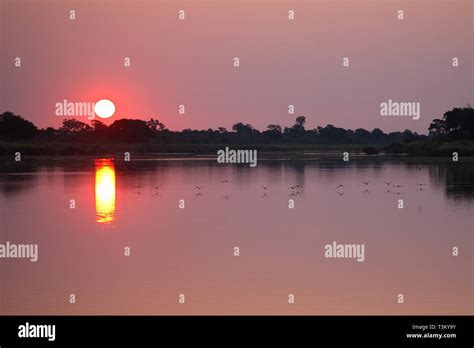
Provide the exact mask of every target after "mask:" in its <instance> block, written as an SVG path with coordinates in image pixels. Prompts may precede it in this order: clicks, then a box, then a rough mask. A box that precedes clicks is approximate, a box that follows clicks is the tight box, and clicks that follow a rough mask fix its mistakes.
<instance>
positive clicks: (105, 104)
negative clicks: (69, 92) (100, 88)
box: [94, 99, 115, 118]
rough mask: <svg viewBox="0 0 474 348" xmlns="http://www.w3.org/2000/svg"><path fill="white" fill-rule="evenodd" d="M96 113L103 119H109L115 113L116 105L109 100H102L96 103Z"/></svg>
mask: <svg viewBox="0 0 474 348" xmlns="http://www.w3.org/2000/svg"><path fill="white" fill-rule="evenodd" d="M94 112H95V114H96V115H97V116H99V117H101V118H109V117H111V116H113V114H114V113H115V105H114V103H112V102H111V101H110V100H108V99H102V100H99V101H98V102H97V103H95V106H94Z"/></svg>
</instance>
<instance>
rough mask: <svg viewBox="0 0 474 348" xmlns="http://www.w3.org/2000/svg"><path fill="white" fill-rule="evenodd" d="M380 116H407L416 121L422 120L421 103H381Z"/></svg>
mask: <svg viewBox="0 0 474 348" xmlns="http://www.w3.org/2000/svg"><path fill="white" fill-rule="evenodd" d="M380 116H407V117H412V118H413V119H414V120H419V119H420V103H419V102H396V101H393V100H392V99H389V100H388V101H386V102H382V103H380Z"/></svg>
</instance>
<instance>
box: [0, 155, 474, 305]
mask: <svg viewBox="0 0 474 348" xmlns="http://www.w3.org/2000/svg"><path fill="white" fill-rule="evenodd" d="M363 181H368V182H370V183H369V184H368V185H365V184H363V183H362V182H363ZM385 181H387V182H390V181H391V182H392V183H391V184H390V185H387V184H385V183H384V182H385ZM340 184H341V185H343V186H344V187H339V188H336V187H337V186H338V185H340ZM419 184H422V185H419ZM296 185H299V187H300V188H298V189H291V188H289V187H290V186H296ZM397 185H400V186H399V187H396V186H397ZM196 186H198V187H201V186H202V188H200V189H198V188H196ZM262 186H268V187H267V189H264V188H263V187H262ZM394 186H395V187H394ZM420 188H421V190H420ZM71 199H74V200H75V204H76V208H75V209H70V200H71ZM290 199H293V200H294V204H295V208H294V209H289V208H288V201H289V200H290ZM399 199H403V201H404V209H398V208H397V204H398V200H399ZM180 200H184V204H185V209H180V208H179V201H180ZM473 213H474V164H473V163H472V162H471V163H448V162H439V161H438V162H435V161H428V162H426V161H425V162H420V161H418V162H416V163H415V162H414V161H413V160H412V162H410V161H408V160H396V161H393V160H380V159H368V160H363V159H361V160H356V161H353V162H352V163H350V164H342V163H341V162H340V161H336V160H330V159H325V160H307V161H276V160H275V161H259V164H258V166H257V167H256V168H249V167H248V166H231V165H218V164H217V163H216V162H215V160H214V161H211V160H205V159H202V160H196V159H179V160H178V159H176V160H172V159H169V160H140V161H132V162H129V163H125V162H121V161H108V160H96V161H94V160H90V161H85V162H84V163H83V164H81V163H72V162H71V163H69V164H56V165H39V166H33V167H30V168H23V167H19V168H16V169H15V168H13V169H12V168H11V167H10V168H9V170H3V172H2V173H0V243H5V242H6V241H10V242H11V243H37V244H38V245H39V260H38V262H36V263H32V262H30V261H29V260H12V259H3V260H0V279H1V283H0V314H473V313H474V310H473V292H474V291H473V289H474V288H473V237H472V235H473V230H474V227H473V226H474V224H473V223H474V220H473ZM333 241H336V242H338V243H357V244H365V261H364V262H357V261H356V260H355V259H328V258H325V257H324V246H325V245H326V244H330V243H332V242H333ZM236 246H238V247H239V248H240V256H238V257H236V256H234V255H233V252H234V247H236ZM454 246H457V247H459V252H460V255H459V256H458V257H453V256H452V248H453V247H454ZM125 247H130V250H131V255H130V256H128V257H127V256H124V248H125ZM69 294H75V295H76V301H77V302H76V303H75V304H69V302H68V300H69ZM179 294H184V295H185V298H186V303H185V304H180V303H178V295H179ZM288 294H294V295H295V303H294V304H289V303H288ZM398 294H404V297H405V303H404V304H397V295H398Z"/></svg>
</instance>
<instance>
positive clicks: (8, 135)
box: [0, 106, 474, 155]
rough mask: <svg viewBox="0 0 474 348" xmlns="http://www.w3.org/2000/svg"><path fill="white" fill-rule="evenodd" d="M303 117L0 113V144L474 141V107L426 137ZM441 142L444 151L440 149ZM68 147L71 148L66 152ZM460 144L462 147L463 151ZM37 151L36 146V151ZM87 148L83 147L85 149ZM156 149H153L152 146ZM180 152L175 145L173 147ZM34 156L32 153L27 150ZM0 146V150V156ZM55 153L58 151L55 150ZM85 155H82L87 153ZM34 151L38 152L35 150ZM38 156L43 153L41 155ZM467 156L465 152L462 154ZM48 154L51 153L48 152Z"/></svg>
mask: <svg viewBox="0 0 474 348" xmlns="http://www.w3.org/2000/svg"><path fill="white" fill-rule="evenodd" d="M305 124H306V118H305V117H304V116H298V117H297V118H296V120H295V123H294V125H292V126H290V127H282V126H280V125H277V124H270V125H268V126H267V129H266V130H264V131H259V130H258V129H255V128H254V127H253V126H252V125H250V124H244V123H242V122H238V123H236V124H234V125H233V126H232V130H230V131H228V130H227V129H226V128H224V127H218V128H217V129H207V130H191V129H184V130H182V131H171V130H168V129H167V128H166V126H165V125H164V124H163V123H161V122H160V121H158V120H155V119H150V120H149V121H144V120H138V119H120V120H116V121H114V122H113V123H112V124H111V125H110V126H107V125H105V124H104V123H102V122H101V121H98V120H92V121H91V124H86V123H84V122H81V121H79V120H77V119H65V120H63V123H62V126H61V127H60V128H59V129H55V128H52V127H48V128H46V129H38V128H37V127H36V126H35V125H34V124H33V123H31V122H30V121H27V120H25V119H23V118H22V117H20V116H18V115H15V114H13V113H11V112H5V113H3V114H1V115H0V140H3V141H5V142H7V143H8V142H15V141H22V140H23V141H26V140H28V141H30V143H32V144H39V143H42V144H47V143H51V142H63V143H64V144H65V146H64V147H62V148H60V149H47V148H45V147H43V148H41V149H42V150H43V151H49V150H51V151H53V154H56V153H57V154H60V155H61V154H75V152H74V151H79V153H80V154H83V153H82V152H80V151H85V150H84V149H82V150H81V149H80V148H77V149H76V148H73V144H72V143H86V144H94V146H95V147H88V148H87V151H89V154H94V153H98V152H100V151H102V150H103V149H102V147H101V146H102V145H104V144H105V145H107V144H126V145H127V146H129V145H130V144H131V143H139V144H142V147H141V149H142V151H146V150H147V147H146V145H144V144H151V145H152V144H157V145H169V144H177V145H180V144H181V145H182V144H194V145H198V144H217V145H223V144H224V145H225V144H247V145H252V146H260V145H278V146H280V148H281V147H282V146H284V145H285V144H289V145H291V144H293V145H294V144H300V145H309V144H320V145H349V144H352V145H362V144H363V145H373V146H372V147H367V148H366V149H365V150H364V151H365V152H366V153H369V154H371V153H377V152H379V151H380V150H382V148H383V150H384V151H385V152H389V153H418V154H428V155H429V154H435V153H437V152H440V151H445V152H446V153H447V154H449V151H452V148H449V147H446V145H445V144H447V143H453V142H460V141H472V140H474V109H472V108H471V107H470V106H469V107H466V108H455V109H453V110H451V111H448V112H446V113H445V114H444V115H443V118H442V119H435V120H433V122H432V123H431V124H430V126H429V129H428V130H429V135H420V134H417V133H416V132H412V131H410V130H408V129H407V130H405V131H403V132H391V133H384V132H383V131H382V130H380V129H378V128H375V129H373V130H372V131H369V130H366V129H363V128H358V129H356V130H351V129H344V128H339V127H335V126H333V125H326V126H325V127H320V126H318V127H316V128H314V129H306V128H305ZM443 144H444V147H443ZM67 145H69V146H70V148H67ZM456 146H459V147H460V149H461V150H462V151H461V152H463V153H462V154H463V155H467V154H474V146H473V145H472V143H469V146H467V147H466V145H465V144H464V145H462V144H457V143H456ZM463 146H464V147H463ZM38 148H40V147H38ZM84 148H85V147H84ZM149 149H151V150H155V149H156V148H152V147H150V148H149ZM174 149H175V150H176V149H177V150H178V151H179V149H180V148H179V146H178V147H174ZM28 150H30V151H32V153H31V154H37V153H35V151H34V149H28ZM1 151H2V147H1V146H0V154H1ZM54 151H56V152H54ZM87 151H86V153H84V154H87ZM36 152H38V151H36ZM39 152H40V153H39V154H42V153H41V151H39ZM466 152H467V153H466ZM47 154H49V153H47Z"/></svg>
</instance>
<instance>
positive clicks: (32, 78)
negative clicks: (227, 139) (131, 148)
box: [0, 0, 474, 133]
mask: <svg viewBox="0 0 474 348" xmlns="http://www.w3.org/2000/svg"><path fill="white" fill-rule="evenodd" d="M0 3H1V8H0V11H1V12H0V19H1V20H0V31H1V50H0V56H1V67H0V72H1V81H2V83H1V85H0V112H4V111H7V110H9V111H12V112H14V113H16V114H20V115H22V116H23V117H24V118H26V119H28V120H30V121H32V122H34V123H35V124H36V125H37V126H38V127H41V128H43V127H48V126H53V127H58V126H60V124H61V122H62V121H63V119H64V118H65V117H63V116H57V115H56V114H55V105H56V103H58V102H62V101H63V100H67V101H70V102H96V101H98V100H100V99H104V98H105V99H110V100H112V101H113V102H114V104H115V106H116V113H115V115H114V116H113V117H111V118H109V119H107V120H106V121H105V122H106V123H107V124H110V123H111V122H113V121H114V120H117V119H120V118H141V119H145V120H148V119H150V118H155V119H159V120H160V121H161V122H163V123H164V124H165V125H166V126H167V127H168V128H169V129H172V130H181V129H185V128H191V129H207V128H217V127H220V126H222V127H227V128H228V129H230V128H231V127H232V125H233V124H234V123H237V122H244V123H250V124H252V125H253V126H255V127H256V128H258V129H261V130H263V129H265V128H266V126H267V125H269V124H280V125H282V126H289V125H292V124H293V123H294V119H295V118H296V117H297V116H299V115H303V116H306V119H307V124H306V128H307V129H312V128H315V127H317V126H324V125H326V124H333V125H335V126H338V127H343V128H350V129H356V128H366V129H369V130H372V129H373V128H380V129H382V130H384V131H385V132H389V131H396V130H404V129H406V128H409V129H412V130H414V131H417V132H419V133H427V129H428V126H429V124H430V122H431V121H432V120H433V119H434V118H441V117H442V115H443V113H444V112H446V111H448V110H450V109H452V108H453V107H463V106H466V105H467V103H470V104H471V105H474V72H473V57H474V48H473V46H474V44H473V42H474V24H473V22H474V19H473V18H474V1H473V0H432V1H431V0H430V1H428V0H422V1H417V0H415V1H400V0H398V1H391V0H387V1H375V0H370V1H368V0H360V1H356V0H346V1H342V0H334V1H318V0H315V1H286V0H285V1H283V0H279V1H277V0H253V1H250V0H240V1H235V0H226V1H171V0H170V1H140V0H138V1H131V0H127V1H124V0H117V1H111V0H97V1H56V0H55V1H52V0H43V1H36V0H0ZM71 10H74V11H75V16H76V17H75V19H73V20H72V19H70V11H71ZM180 10H184V12H185V19H184V20H180V19H179V18H178V15H179V11H180ZM290 10H293V11H294V13H295V17H294V19H293V20H290V19H289V18H288V11H290ZM399 10H403V11H404V18H403V19H402V20H400V19H398V18H397V17H398V11H399ZM16 57H20V58H21V67H16V66H15V58H16ZM125 57H130V66H129V67H125V66H124V58H125ZM235 57H238V58H239V60H240V66H239V67H234V58H235ZM344 57H348V58H349V66H348V67H344V66H343V58H344ZM453 57H457V58H458V59H459V66H458V67H453V66H452V59H453ZM390 99H391V100H393V101H398V102H417V103H420V114H421V115H420V119H418V120H414V119H413V118H411V117H383V116H381V115H380V103H382V102H387V101H388V100H390ZM179 105H184V106H185V114H180V113H179V112H178V111H179ZM288 105H294V107H295V113H294V114H289V113H288ZM76 118H78V119H80V120H82V121H86V122H88V120H87V118H86V117H76Z"/></svg>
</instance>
